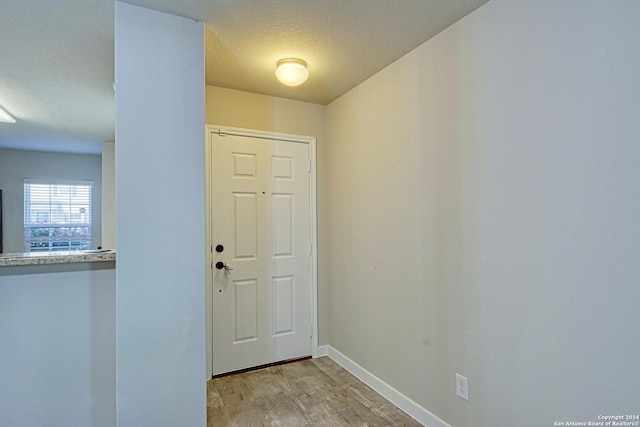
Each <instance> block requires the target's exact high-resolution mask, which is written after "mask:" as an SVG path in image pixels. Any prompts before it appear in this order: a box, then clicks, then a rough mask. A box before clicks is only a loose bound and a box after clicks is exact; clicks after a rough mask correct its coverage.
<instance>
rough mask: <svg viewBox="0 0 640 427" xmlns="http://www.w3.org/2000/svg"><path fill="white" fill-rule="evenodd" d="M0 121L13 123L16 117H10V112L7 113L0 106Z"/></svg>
mask: <svg viewBox="0 0 640 427" xmlns="http://www.w3.org/2000/svg"><path fill="white" fill-rule="evenodd" d="M0 122H5V123H15V122H16V119H14V118H13V117H11V114H9V113H7V112H6V111H4V110H3V109H2V108H0Z"/></svg>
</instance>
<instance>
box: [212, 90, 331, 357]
mask: <svg viewBox="0 0 640 427" xmlns="http://www.w3.org/2000/svg"><path fill="white" fill-rule="evenodd" d="M205 96H206V100H205V102H206V123H207V124H211V125H219V126H230V127H239V128H246V129H255V130H262V131H270V132H282V133H290V134H297V135H306V136H314V137H316V151H317V165H316V170H317V198H318V213H317V214H318V264H319V265H320V266H322V265H323V264H324V263H325V260H326V243H325V241H324V238H323V236H324V235H326V234H327V233H326V221H325V218H326V215H325V213H324V210H323V209H322V208H321V207H322V206H326V205H327V203H326V198H327V195H326V192H325V188H326V186H325V184H324V182H325V177H326V170H327V167H326V163H325V154H324V146H325V136H324V132H325V130H324V117H325V107H324V106H322V105H317V104H310V103H307V102H300V101H292V100H289V99H283V98H276V97H273V96H266V95H259V94H255V93H249V92H242V91H238V90H232V89H225V88H220V87H214V86H207V87H206V92H205ZM328 291H329V287H328V284H327V282H326V276H325V272H324V270H323V269H322V268H319V271H318V335H319V337H318V340H319V344H320V345H323V344H328V343H329V337H328V315H327V312H328V304H329V292H328Z"/></svg>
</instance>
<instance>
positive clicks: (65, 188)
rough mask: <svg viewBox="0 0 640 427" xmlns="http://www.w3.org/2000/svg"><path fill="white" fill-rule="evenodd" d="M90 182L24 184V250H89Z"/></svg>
mask: <svg viewBox="0 0 640 427" xmlns="http://www.w3.org/2000/svg"><path fill="white" fill-rule="evenodd" d="M92 188H93V182H92V181H75V182H69V181H66V182H61V181H43V180H32V179H26V180H25V181H24V251H25V252H38V251H72V250H84V249H90V248H91V190H92Z"/></svg>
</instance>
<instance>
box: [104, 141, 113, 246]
mask: <svg viewBox="0 0 640 427" xmlns="http://www.w3.org/2000/svg"><path fill="white" fill-rule="evenodd" d="M102 247H103V248H104V249H116V145H115V143H114V142H113V141H108V142H103V143H102Z"/></svg>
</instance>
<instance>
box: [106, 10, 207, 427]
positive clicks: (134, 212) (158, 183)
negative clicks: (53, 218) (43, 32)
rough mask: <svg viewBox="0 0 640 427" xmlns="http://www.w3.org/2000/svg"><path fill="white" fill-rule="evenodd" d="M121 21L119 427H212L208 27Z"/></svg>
mask: <svg viewBox="0 0 640 427" xmlns="http://www.w3.org/2000/svg"><path fill="white" fill-rule="evenodd" d="M115 10H116V15H115V25H116V26H115V61H116V69H115V76H116V141H118V142H117V145H116V165H117V167H116V217H117V224H116V227H117V230H116V231H117V236H118V266H117V268H116V310H117V313H116V318H117V334H116V341H117V342H116V363H117V370H118V378H117V405H118V426H119V427H127V426H148V425H153V426H177V425H184V426H193V427H198V426H205V424H206V383H205V380H206V378H205V376H206V355H205V332H204V331H205V252H204V251H205V233H204V230H205V221H204V215H205V208H204V183H205V182H204V143H203V141H204V140H203V136H204V60H203V48H204V46H203V39H204V34H203V25H202V23H199V22H196V21H193V20H191V19H186V18H181V17H176V16H172V15H167V14H163V13H159V12H154V11H151V10H148V9H143V8H140V7H136V6H131V5H128V4H124V3H120V2H116V9H115Z"/></svg>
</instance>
